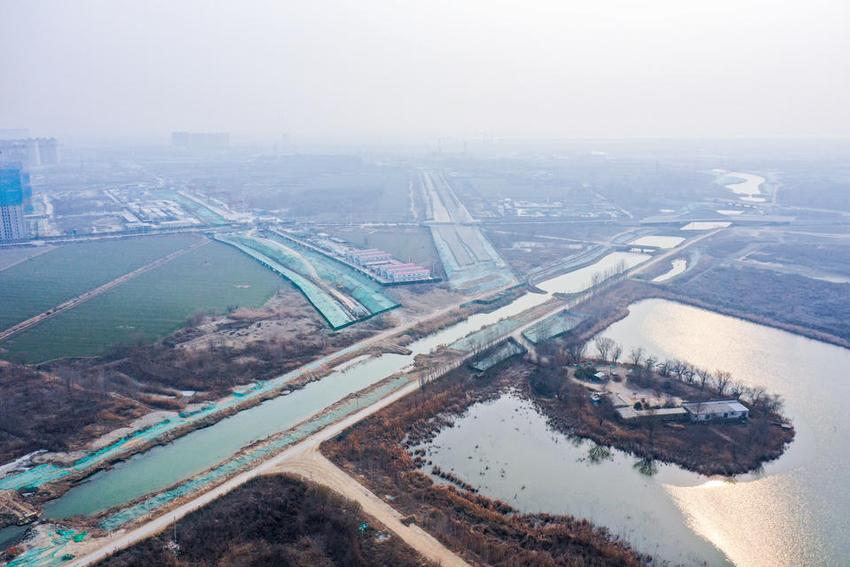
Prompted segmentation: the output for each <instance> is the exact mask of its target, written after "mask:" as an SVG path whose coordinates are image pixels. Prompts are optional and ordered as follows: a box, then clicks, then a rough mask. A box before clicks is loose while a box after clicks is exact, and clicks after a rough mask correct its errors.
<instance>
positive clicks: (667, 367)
mask: <svg viewBox="0 0 850 567" xmlns="http://www.w3.org/2000/svg"><path fill="white" fill-rule="evenodd" d="M672 367H673V363H672V362H670V361H669V360H665V361H664V362H662V363H661V364H659V365H658V373H659V374H661V375H662V376H664V377H665V378H667V377H669V376H670V371H671V369H672Z"/></svg>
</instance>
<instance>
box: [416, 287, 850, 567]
mask: <svg viewBox="0 0 850 567" xmlns="http://www.w3.org/2000/svg"><path fill="white" fill-rule="evenodd" d="M604 334H605V335H606V336H609V337H611V338H612V339H614V340H616V341H617V342H619V343H620V344H622V345H623V347H624V350H625V351H626V352H628V351H629V350H630V349H631V348H634V347H638V346H641V347H644V348H646V349H647V350H648V351H649V352H651V353H652V354H653V355H655V356H657V357H661V358H679V359H682V360H687V361H689V362H691V363H693V364H696V365H697V366H701V367H705V368H708V369H712V370H714V369H722V370H728V371H730V372H732V374H733V376H735V377H736V378H740V379H743V380H745V381H746V382H747V383H749V384H761V385H764V386H766V387H767V389H768V390H769V391H771V392H774V393H778V394H780V395H782V396H783V397H784V398H785V400H786V404H785V408H786V409H785V413H786V414H787V415H788V416H790V417H791V418H792V419H793V420H794V425H795V427H796V430H797V437H796V439H795V441H794V443H792V445H791V446H790V447H789V449H788V451H787V452H786V453H785V455H783V456H782V457H781V458H780V459H778V460H777V461H774V462H771V463H768V464H767V465H766V466H765V467H764V468H763V470H761V471H759V472H757V473H753V474H749V475H742V476H739V477H737V478H735V479H724V478H708V477H704V476H701V475H696V474H693V473H690V472H688V471H684V470H682V469H680V468H678V467H676V466H672V465H663V464H659V465H657V468H656V472H655V474H654V475H652V476H647V475H646V474H644V473H643V472H640V471H639V470H638V469H637V468H636V467H635V465H636V463H637V459H635V458H634V457H631V456H628V455H626V454H624V453H622V452H619V451H612V452H611V455H610V456H609V458H603V459H602V460H601V461H599V462H595V461H594V459H593V458H591V457H592V455H594V454H595V455H596V456H599V455H598V452H592V451H591V449H592V448H593V445H592V444H591V443H589V442H586V441H585V442H580V441H575V440H571V439H569V438H568V437H567V436H564V435H562V434H559V433H557V432H553V431H551V430H550V429H549V428H548V427H547V425H546V421H545V419H544V418H543V417H542V416H540V415H539V414H537V412H536V411H535V410H534V408H533V407H532V406H531V404H529V403H528V402H526V401H524V400H521V399H519V398H518V397H516V396H515V395H506V396H503V397H502V398H500V399H499V400H497V401H495V402H490V403H487V404H478V405H476V406H473V407H472V408H470V410H469V412H468V413H467V414H465V415H464V416H463V417H462V418H460V419H459V420H457V421H456V423H455V425H454V427H452V428H447V429H445V430H444V431H441V432H440V433H439V435H438V436H437V437H436V438H435V439H434V440H433V441H432V442H431V444H430V445H429V449H430V450H431V455H430V457H429V458H431V459H432V461H433V462H434V463H435V464H437V465H439V466H440V467H442V468H443V469H446V470H451V469H454V470H455V472H456V473H457V474H458V475H459V476H460V477H461V478H463V479H464V480H466V481H467V482H469V483H471V484H473V485H476V486H479V487H480V488H481V490H482V492H483V493H485V494H491V495H493V496H496V497H498V498H501V499H503V500H505V501H507V502H508V503H510V504H512V505H514V506H517V507H518V508H520V509H522V510H525V511H530V512H531V511H533V512H537V511H545V512H553V513H569V514H574V515H576V516H580V517H586V518H590V519H592V520H594V521H595V522H597V523H598V524H600V525H603V526H606V527H608V528H609V529H610V530H611V532H612V533H613V534H614V535H618V536H622V537H625V538H626V539H627V540H628V541H630V542H632V543H633V545H635V547H636V548H637V549H640V550H641V551H644V552H647V553H650V554H653V555H656V556H660V557H663V558H665V559H667V560H669V561H671V562H674V563H683V564H686V565H699V564H703V563H704V564H708V565H724V564H727V563H732V564H734V565H739V566H743V567H779V566H789V567H790V566H799V565H819V566H835V567H839V566H846V565H847V564H848V558H850V483H848V478H847V470H848V466H850V442H849V441H848V440H847V437H846V432H847V431H850V412H847V411H846V410H845V409H844V405H845V403H846V400H848V399H850V379H848V377H847V375H846V369H847V368H848V367H850V350H846V349H843V348H839V347H835V346H832V345H828V344H825V343H821V342H818V341H814V340H810V339H806V338H804V337H800V336H797V335H793V334H790V333H787V332H784V331H780V330H776V329H771V328H768V327H764V326H761V325H757V324H754V323H749V322H746V321H742V320H740V319H735V318H732V317H726V316H723V315H719V314H716V313H713V312H710V311H706V310H702V309H697V308H694V307H689V306H685V305H680V304H677V303H672V302H668V301H662V300H647V301H642V302H639V303H637V304H635V305H633V306H632V307H631V314H630V315H629V316H628V317H627V318H626V319H624V320H622V321H620V322H618V323H616V324H614V325H612V326H611V327H610V328H609V329H608V330H607V331H606V332H605V333H604Z"/></svg>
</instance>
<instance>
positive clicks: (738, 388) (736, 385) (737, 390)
mask: <svg viewBox="0 0 850 567" xmlns="http://www.w3.org/2000/svg"><path fill="white" fill-rule="evenodd" d="M746 391H747V386H746V384H744V381H743V380H735V381H734V382H733V383H732V385H731V386H730V391H729V395H731V396H734V397H736V398H740V397H741V396H743V395H744V392H746Z"/></svg>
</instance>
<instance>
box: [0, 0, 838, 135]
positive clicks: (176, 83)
mask: <svg viewBox="0 0 850 567" xmlns="http://www.w3.org/2000/svg"><path fill="white" fill-rule="evenodd" d="M0 53H2V54H3V55H2V56H0V77H2V84H0V128H15V127H26V128H30V130H31V131H32V133H33V134H34V135H57V136H62V137H65V138H68V139H77V140H84V139H89V138H97V139H106V138H111V139H121V138H126V139H137V140H141V139H147V140H152V141H156V140H162V141H165V140H166V138H167V136H168V133H169V132H170V131H171V130H175V129H187V130H228V131H231V132H233V133H234V136H235V137H236V138H237V139H239V138H242V139H251V138H256V139H271V138H274V137H277V136H279V135H280V134H282V133H288V134H290V136H291V137H292V138H293V139H294V140H327V141H335V142H358V141H362V142H394V141H406V140H421V141H426V140H433V139H435V138H436V137H438V136H447V137H450V136H453V137H479V136H481V135H482V134H487V135H490V136H496V137H536V138H539V137H558V138H576V137H727V136H728V137H740V136H747V137H754V136H755V137H774V136H790V137H795V136H850V1H848V0H764V1H761V0H759V1H756V0H645V1H643V2H638V1H635V0H582V1H575V0H548V1H534V0H524V1H515V2H507V1H499V0H474V1H472V0H469V1H465V0H420V1H415V0H397V1H391V0H359V1H350V2H344V1H335V0H303V1H301V2H294V1H287V0H275V1H272V0H269V1H260V0H256V1H253V0H238V1H237V0H232V1H228V2H216V1H213V0H134V1H127V0H52V1H41V0H0Z"/></svg>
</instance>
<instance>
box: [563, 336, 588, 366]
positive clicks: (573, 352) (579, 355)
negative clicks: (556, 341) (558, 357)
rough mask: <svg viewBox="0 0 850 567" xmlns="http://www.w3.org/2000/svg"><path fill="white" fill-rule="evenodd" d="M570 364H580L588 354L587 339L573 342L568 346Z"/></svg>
mask: <svg viewBox="0 0 850 567" xmlns="http://www.w3.org/2000/svg"><path fill="white" fill-rule="evenodd" d="M566 350H567V358H568V360H569V363H570V364H579V363H580V362H582V361H583V360H584V357H585V356H587V341H575V342H571V343H569V344H568V345H567V347H566Z"/></svg>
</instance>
